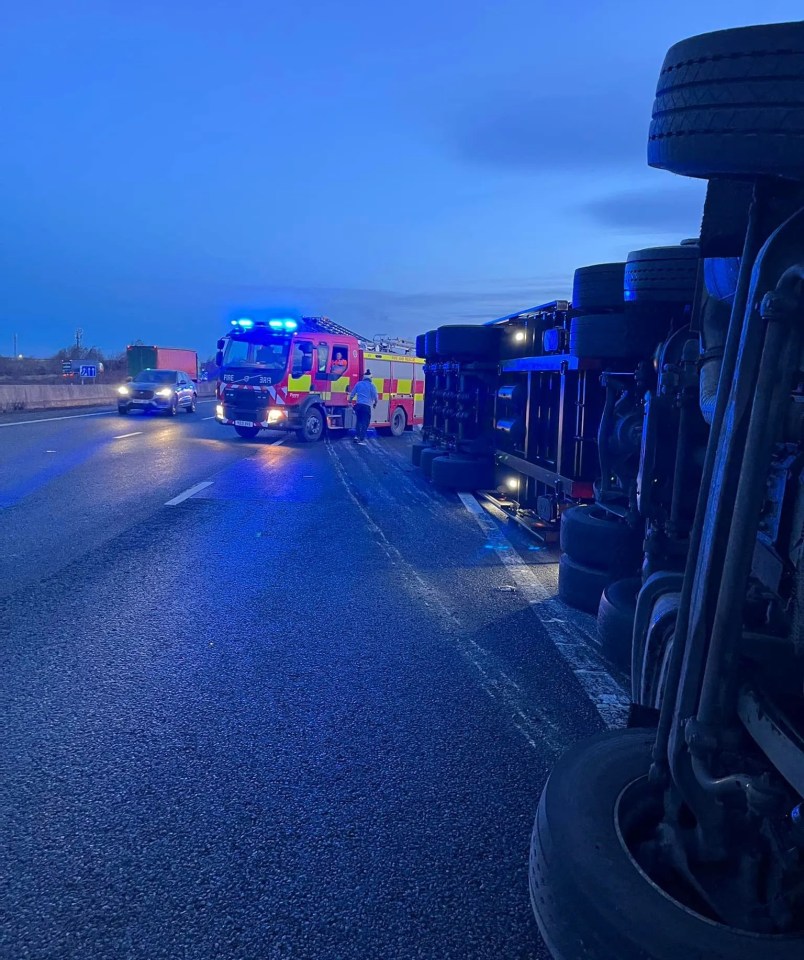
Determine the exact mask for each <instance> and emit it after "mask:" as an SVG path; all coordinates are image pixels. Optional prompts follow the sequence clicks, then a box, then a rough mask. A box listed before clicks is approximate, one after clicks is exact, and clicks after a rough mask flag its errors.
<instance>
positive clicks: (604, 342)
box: [569, 313, 666, 360]
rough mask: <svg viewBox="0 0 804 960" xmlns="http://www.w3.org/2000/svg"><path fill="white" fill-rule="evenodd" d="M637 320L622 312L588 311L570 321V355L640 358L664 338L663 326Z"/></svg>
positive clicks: (590, 357)
mask: <svg viewBox="0 0 804 960" xmlns="http://www.w3.org/2000/svg"><path fill="white" fill-rule="evenodd" d="M654 326H655V325H654V324H647V325H645V324H640V323H638V322H637V319H636V318H635V317H630V316H626V315H625V314H622V313H610V314H591V315H590V316H586V317H574V318H573V319H572V320H571V321H570V336H569V352H570V356H571V357H579V358H581V359H595V360H626V359H629V358H632V359H641V358H643V357H646V356H650V354H651V353H652V352H653V350H654V349H655V347H656V345H657V344H658V343H660V342H661V341H662V340H663V339H664V334H665V333H666V330H665V329H664V328H662V329H661V330H655V329H654Z"/></svg>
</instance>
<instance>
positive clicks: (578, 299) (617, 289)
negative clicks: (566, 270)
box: [572, 263, 625, 313]
mask: <svg viewBox="0 0 804 960" xmlns="http://www.w3.org/2000/svg"><path fill="white" fill-rule="evenodd" d="M624 273H625V263H595V264H592V265H591V266H589V267H578V269H577V270H576V271H575V277H574V278H573V281H572V306H573V308H574V309H575V310H584V311H587V312H591V313H597V312H599V311H600V310H622V308H623V289H624V287H623V275H624Z"/></svg>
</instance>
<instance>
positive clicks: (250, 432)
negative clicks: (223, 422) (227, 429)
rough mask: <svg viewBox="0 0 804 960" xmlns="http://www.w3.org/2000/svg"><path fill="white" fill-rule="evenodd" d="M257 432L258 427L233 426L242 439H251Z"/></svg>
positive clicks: (258, 430)
mask: <svg viewBox="0 0 804 960" xmlns="http://www.w3.org/2000/svg"><path fill="white" fill-rule="evenodd" d="M259 432H260V428H259V427H235V433H236V434H237V435H238V437H242V438H243V439H244V440H253V439H254V438H255V437H256V436H257V434H258V433H259Z"/></svg>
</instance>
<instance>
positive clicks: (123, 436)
mask: <svg viewBox="0 0 804 960" xmlns="http://www.w3.org/2000/svg"><path fill="white" fill-rule="evenodd" d="M141 436H142V430H135V431H134V433H120V434H118V435H117V436H116V437H112V440H125V439H126V437H141Z"/></svg>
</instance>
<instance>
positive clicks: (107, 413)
mask: <svg viewBox="0 0 804 960" xmlns="http://www.w3.org/2000/svg"><path fill="white" fill-rule="evenodd" d="M113 413H114V410H104V411H102V412H101V413H73V414H71V415H70V416H69V417H43V418H42V419H40V420H15V421H14V422H13V423H0V427H23V426H25V424H26V423H55V422H56V421H57V420H80V419H81V418H82V417H110V416H111V415H112V414H113Z"/></svg>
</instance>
